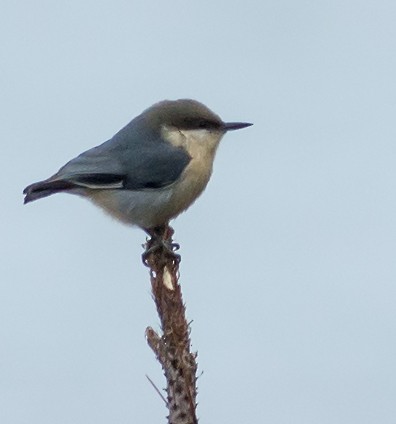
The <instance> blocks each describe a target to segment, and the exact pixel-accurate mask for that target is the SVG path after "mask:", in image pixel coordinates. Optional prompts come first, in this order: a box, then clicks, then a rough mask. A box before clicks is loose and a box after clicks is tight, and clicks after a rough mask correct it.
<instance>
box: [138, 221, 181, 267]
mask: <svg viewBox="0 0 396 424" xmlns="http://www.w3.org/2000/svg"><path fill="white" fill-rule="evenodd" d="M146 232H147V233H148V234H149V235H150V236H151V238H150V239H149V240H147V243H146V244H145V245H144V247H145V248H146V250H145V252H144V253H143V254H142V261H143V263H144V265H146V266H149V263H148V259H149V257H150V256H151V255H153V254H155V255H158V256H162V257H163V258H164V259H171V260H173V261H174V262H175V263H176V264H179V263H180V261H181V256H180V255H179V254H177V253H175V252H176V251H177V250H179V249H180V245H179V244H178V243H174V242H173V240H172V234H173V230H171V229H170V227H168V226H161V227H155V228H152V229H151V228H150V229H149V230H146Z"/></svg>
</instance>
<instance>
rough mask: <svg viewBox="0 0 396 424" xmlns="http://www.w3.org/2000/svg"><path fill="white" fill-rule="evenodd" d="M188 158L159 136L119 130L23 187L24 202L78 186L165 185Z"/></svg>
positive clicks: (132, 187)
mask: <svg viewBox="0 0 396 424" xmlns="http://www.w3.org/2000/svg"><path fill="white" fill-rule="evenodd" d="M190 160H191V158H190V156H189V155H188V153H187V152H186V151H185V150H184V149H183V148H178V147H174V146H172V145H171V144H169V143H167V142H165V141H164V140H163V139H162V138H160V137H159V136H156V137H153V136H152V137H148V138H147V139H146V140H144V141H143V140H140V141H139V138H136V137H132V138H131V137H130V134H129V136H127V137H126V136H125V134H124V133H122V132H120V133H118V134H116V135H115V136H114V137H113V138H112V139H110V140H109V141H106V142H105V143H103V144H101V145H100V146H97V147H94V148H93V149H90V150H87V151H86V152H84V153H82V154H81V155H79V156H77V157H76V158H74V159H72V160H71V161H70V162H68V163H67V164H66V165H64V166H63V167H62V168H61V169H60V170H59V171H58V172H57V173H56V174H55V175H54V176H52V177H51V178H49V179H48V180H45V181H41V182H38V183H35V184H32V185H30V186H28V187H26V189H25V190H24V193H25V194H26V197H25V203H27V202H30V201H32V200H36V199H38V198H41V197H45V196H49V195H51V194H53V193H56V192H59V191H69V190H73V189H75V188H78V187H85V188H90V189H101V190H105V189H120V190H122V189H123V190H144V189H155V188H160V187H166V186H167V185H170V184H172V183H173V182H174V181H176V180H177V179H178V178H179V177H180V175H181V173H182V172H183V170H184V169H185V167H186V166H187V164H188V163H189V161H190Z"/></svg>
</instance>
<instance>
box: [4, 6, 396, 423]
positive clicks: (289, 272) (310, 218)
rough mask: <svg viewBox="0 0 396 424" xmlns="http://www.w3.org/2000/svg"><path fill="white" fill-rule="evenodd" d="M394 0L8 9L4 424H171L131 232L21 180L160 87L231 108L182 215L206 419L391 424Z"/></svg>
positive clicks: (91, 140) (120, 120)
mask: <svg viewBox="0 0 396 424" xmlns="http://www.w3.org/2000/svg"><path fill="white" fill-rule="evenodd" d="M395 22H396V3H395V2H394V1H382V0H376V1H367V0H366V1H345V0H343V1H337V0H333V1H291V0H284V1H274V0H272V1H249V0H247V1H243V2H238V1H218V2H210V1H199V2H192V1H185V0H184V1H181V0H180V1H167V2H135V1H131V0H129V1H121V0H115V1H92V0H91V1H76V0H70V1H67V2H66V1H62V0H61V1H56V2H53V1H38V2H29V1H26V0H22V1H19V2H11V1H8V0H5V1H3V3H2V6H1V10H0V36H1V38H0V39H1V42H0V48H1V66H0V77H1V78H0V81H1V82H0V89H1V93H2V94H1V99H2V101H1V102H0V109H1V110H0V112H1V117H2V119H1V122H2V124H1V126H0V136H1V146H2V155H1V158H0V161H1V166H2V171H3V172H2V181H3V185H2V187H3V190H2V199H3V200H2V204H3V207H2V213H1V220H0V226H1V245H0V248H1V251H0V252H1V258H2V260H1V263H0V267H1V268H0V275H1V287H0V290H1V293H0V323H1V324H0V340H1V343H0V346H1V347H0V422H1V423H2V424H24V423H29V424H50V423H51V424H53V423H57V424H69V423H73V424H80V423H81V424H82V423H84V424H90V423H92V424H93V423H95V424H105V423H117V424H118V423H131V422H153V423H154V422H165V421H166V420H165V415H166V409H165V407H164V405H163V403H162V401H161V399H160V398H159V397H158V395H157V394H156V393H155V391H154V390H153V389H152V387H151V386H150V384H149V383H148V382H147V380H146V378H145V374H148V375H149V376H150V377H151V378H152V380H154V382H155V383H156V384H157V385H158V386H159V387H163V386H164V379H163V377H162V373H161V370H160V366H159V364H158V363H157V362H156V361H155V359H154V356H153V354H152V352H151V350H150V349H149V348H148V346H147V345H146V342H145V339H144V330H145V328H146V326H148V325H151V326H154V327H158V319H157V316H156V312H155V308H154V304H153V302H152V300H151V297H150V289H149V278H148V272H147V269H145V268H144V267H143V265H142V264H141V260H140V254H141V252H142V248H141V244H142V243H143V242H144V240H145V235H144V233H143V232H142V231H140V230H138V229H130V228H128V227H125V226H122V225H120V224H118V223H116V222H114V221H112V220H111V219H109V218H108V217H107V216H105V215H104V214H103V213H102V212H101V211H100V210H98V209H96V208H94V207H93V206H92V205H90V204H89V203H88V202H85V201H83V200H81V199H79V198H74V197H72V196H67V195H58V196H53V197H51V198H48V199H43V200H41V201H39V202H37V203H33V204H30V205H28V206H25V207H24V206H23V205H22V189H23V188H24V187H25V186H26V185H27V184H29V183H31V182H34V181H37V180H40V179H43V178H46V177H48V176H49V175H51V174H52V173H54V172H55V171H56V170H57V169H58V168H59V167H60V166H61V165H63V164H64V163H65V162H66V161H68V160H69V159H71V158H72V157H74V156H75V155H77V154H78V153H80V152H81V151H83V150H85V149H87V148H89V147H92V146H94V145H97V144H99V143H101V142H103V141H105V140H106V139H107V138H109V137H110V136H112V135H113V134H114V133H115V132H116V131H118V130H119V129H120V128H121V127H122V126H123V125H125V124H126V123H127V122H128V121H129V120H130V119H132V118H133V117H134V116H135V115H137V114H138V113H140V112H141V111H142V110H143V109H145V108H146V107H148V106H150V105H151V104H152V103H154V102H156V101H158V100H161V99H165V98H168V99H176V98H181V97H191V98H194V99H197V100H199V101H202V102H204V103H205V104H207V105H208V106H209V107H210V108H212V109H213V110H214V111H215V112H216V113H218V114H219V115H220V116H221V117H222V118H223V119H224V120H229V121H237V120H240V121H251V122H254V126H253V127H251V128H249V129H246V130H243V131H238V132H235V133H232V134H229V135H227V136H226V138H225V139H224V140H223V142H222V145H221V146H220V149H219V152H218V155H217V158H216V162H215V169H214V174H213V177H212V180H211V182H210V184H209V186H208V188H207V190H206V192H205V194H204V195H203V196H202V197H201V198H200V199H199V200H198V201H197V203H196V204H195V205H194V206H193V207H192V208H191V209H190V210H189V211H188V212H187V213H185V214H184V215H182V216H180V217H179V218H178V219H177V220H176V221H175V222H174V228H175V230H176V238H177V241H178V242H180V244H181V246H182V250H181V254H182V257H183V260H182V264H181V283H182V285H183V290H184V298H185V301H186V303H187V313H188V317H189V319H193V320H194V322H193V326H192V328H193V331H192V340H193V348H194V349H197V350H198V351H199V356H198V360H199V367H200V371H203V375H202V376H201V377H200V379H199V398H198V401H199V407H198V415H199V417H200V420H201V421H200V422H202V423H205V424H206V423H220V422H224V423H225V422H227V423H230V424H237V423H238V424H240V423H251V422H262V423H267V422H268V423H272V424H275V423H276V424H290V423H293V424H300V423H301V424H318V423H320V424H335V423H337V424H344V423H345V424H350V423H359V424H368V423H381V424H394V423H395V420H396V402H395V399H396V361H395V358H396V342H395V340H396V308H395V303H396V261H395V248H396V167H395V163H396V122H395V121H396V119H395V114H396V82H395V75H396V25H395Z"/></svg>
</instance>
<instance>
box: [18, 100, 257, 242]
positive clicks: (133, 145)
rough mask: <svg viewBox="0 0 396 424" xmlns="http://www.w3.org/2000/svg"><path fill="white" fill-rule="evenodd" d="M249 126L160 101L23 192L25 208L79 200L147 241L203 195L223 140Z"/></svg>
mask: <svg viewBox="0 0 396 424" xmlns="http://www.w3.org/2000/svg"><path fill="white" fill-rule="evenodd" d="M250 125H253V124H251V123H247V122H223V121H222V120H221V119H220V117H219V116H218V115H217V114H215V113H214V112H212V111H211V110H210V109H209V108H208V107H207V106H205V105H204V104H202V103H200V102H198V101H196V100H192V99H179V100H163V101H160V102H158V103H156V104H154V105H152V106H151V107H149V108H148V109H146V110H144V111H143V112H142V113H141V114H140V115H138V116H137V117H135V118H134V119H133V120H132V121H131V122H129V123H128V124H127V125H126V126H125V127H123V128H122V129H121V130H120V131H119V132H117V133H116V134H115V135H114V136H113V137H112V138H111V139H109V140H107V141H105V142H104V143H102V144H100V145H99V146H97V147H94V148H91V149H89V150H87V151H85V152H83V153H81V154H80V155H79V156H77V157H75V158H74V159H72V160H70V161H69V162H67V163H66V164H65V165H64V166H62V167H61V168H60V169H59V171H58V172H56V173H55V174H54V175H53V176H51V177H49V178H48V179H46V180H43V181H39V182H36V183H33V184H31V185H29V186H27V187H26V188H25V189H24V191H23V193H24V195H25V197H24V203H29V202H32V201H35V200H38V199H41V198H43V197H47V196H50V195H53V194H55V193H69V194H74V195H78V196H82V197H84V198H87V199H89V200H90V201H91V202H93V203H94V204H95V205H97V206H99V207H101V208H102V209H103V210H104V211H106V212H107V213H108V214H110V215H111V216H113V217H114V218H116V219H118V220H119V221H121V222H123V223H125V224H129V225H133V226H138V227H140V228H142V229H143V230H145V231H146V232H147V233H148V234H149V235H152V236H153V235H155V234H156V231H157V229H158V228H161V227H163V226H164V225H166V224H167V223H169V221H170V220H172V219H173V218H175V217H177V216H178V215H179V214H180V213H181V212H183V211H185V210H186V209H187V208H188V207H189V206H190V205H191V204H192V203H194V201H195V200H196V199H197V197H198V196H200V194H201V193H202V192H203V191H204V189H205V187H206V185H207V184H208V181H209V179H210V177H211V174H212V169H213V161H214V158H215V154H216V150H217V147H218V145H219V143H220V140H221V139H222V137H223V136H224V135H225V134H226V133H227V132H228V131H233V130H238V129H242V128H245V127H249V126H250Z"/></svg>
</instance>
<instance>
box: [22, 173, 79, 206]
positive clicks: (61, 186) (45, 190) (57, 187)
mask: <svg viewBox="0 0 396 424" xmlns="http://www.w3.org/2000/svg"><path fill="white" fill-rule="evenodd" d="M74 187H75V184H73V183H71V182H69V181H64V180H51V179H48V180H44V181H39V182H38V183H34V184H30V185H29V186H27V187H26V188H25V190H23V194H25V199H24V201H23V202H24V203H25V204H26V203H29V202H33V201H34V200H37V199H41V198H42V197H47V196H51V194H55V193H59V192H61V191H67V190H70V189H72V188H74Z"/></svg>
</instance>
